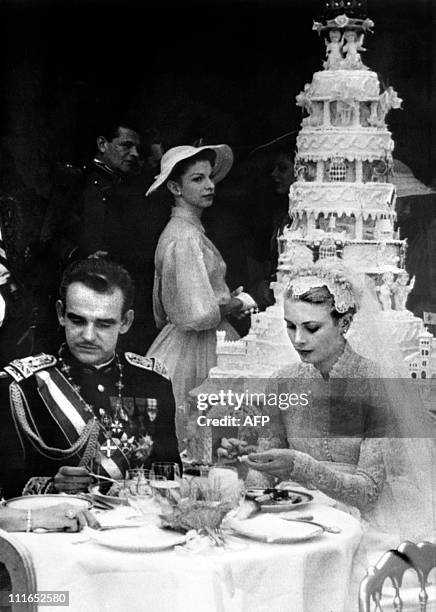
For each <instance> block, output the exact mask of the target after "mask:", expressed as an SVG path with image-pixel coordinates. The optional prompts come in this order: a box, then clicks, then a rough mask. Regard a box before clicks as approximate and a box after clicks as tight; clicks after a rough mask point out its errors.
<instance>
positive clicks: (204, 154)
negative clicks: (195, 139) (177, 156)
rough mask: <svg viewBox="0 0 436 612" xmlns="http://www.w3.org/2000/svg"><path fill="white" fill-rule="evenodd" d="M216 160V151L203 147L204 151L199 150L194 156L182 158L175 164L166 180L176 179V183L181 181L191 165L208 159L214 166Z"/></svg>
mask: <svg viewBox="0 0 436 612" xmlns="http://www.w3.org/2000/svg"><path fill="white" fill-rule="evenodd" d="M215 160H216V153H215V151H214V150H213V149H203V150H202V151H199V153H196V154H195V155H192V157H188V158H186V159H182V161H179V162H178V163H177V164H176V165H175V166H174V168H173V169H172V170H171V173H170V175H169V177H168V178H167V181H166V182H168V181H176V183H177V182H179V181H180V179H181V177H182V176H183V175H184V174H185V172H187V171H188V169H189V168H190V167H191V166H193V165H194V164H196V163H197V162H199V161H208V162H210V165H211V166H212V168H213V167H214V165H215Z"/></svg>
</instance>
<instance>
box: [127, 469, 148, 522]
mask: <svg viewBox="0 0 436 612" xmlns="http://www.w3.org/2000/svg"><path fill="white" fill-rule="evenodd" d="M127 475H128V478H127V479H126V480H125V481H124V486H125V489H126V494H127V501H128V502H129V505H130V506H132V508H134V509H135V510H136V511H137V512H138V513H139V514H140V515H141V516H142V517H145V516H147V515H149V514H152V513H153V493H152V490H151V487H150V470H145V469H143V468H135V469H131V470H128V472H127Z"/></svg>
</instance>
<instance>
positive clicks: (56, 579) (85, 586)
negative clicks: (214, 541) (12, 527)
mask: <svg viewBox="0 0 436 612" xmlns="http://www.w3.org/2000/svg"><path fill="white" fill-rule="evenodd" d="M300 514H311V515H313V516H314V520H318V521H320V522H323V523H325V524H329V525H336V526H340V527H341V528H342V533H340V534H329V533H325V534H323V535H322V536H320V537H318V538H316V539H313V540H309V541H306V542H300V543H295V544H267V543H261V542H255V541H251V540H246V539H241V540H240V542H244V543H245V547H244V546H241V548H242V550H239V551H234V550H233V551H222V550H219V549H212V551H211V552H210V553H209V554H189V555H187V554H180V553H178V552H176V551H174V550H170V551H161V552H153V553H149V552H142V553H138V552H121V551H116V550H111V549H108V548H105V547H103V546H100V545H99V544H97V543H95V542H91V541H89V542H86V543H82V544H78V545H74V544H73V542H75V541H77V540H80V539H82V540H83V539H84V537H83V534H80V533H79V534H66V533H61V534H59V533H58V534H55V533H47V534H34V533H30V534H26V533H20V534H14V537H17V538H18V539H19V540H20V541H21V543H22V544H24V545H25V546H26V547H27V548H28V550H29V551H30V553H31V556H32V558H33V563H34V567H35V570H36V576H37V585H38V589H39V590H62V591H69V593H70V606H69V608H65V607H59V608H56V607H51V608H50V610H51V611H52V612H65V610H66V609H67V610H68V612H79V611H80V612H82V611H83V610H92V611H93V612H109V611H110V612H118V611H120V612H121V611H124V610H128V611H129V612H144V611H145V610H149V611H159V612H173V611H175V612H197V611H198V612H284V611H293V612H324V611H326V612H348V610H347V608H346V603H345V602H346V596H347V591H348V587H349V583H350V576H351V568H352V561H353V556H354V553H355V551H356V549H357V547H358V545H359V542H360V539H361V536H362V531H361V527H360V524H359V522H358V521H357V520H356V519H355V518H353V517H352V516H350V515H348V514H345V513H343V512H341V511H339V510H337V509H335V508H331V507H326V506H320V505H315V504H311V505H309V506H307V507H306V508H305V509H304V511H303V509H302V510H301V511H300ZM238 541H239V539H238ZM44 609H45V608H44Z"/></svg>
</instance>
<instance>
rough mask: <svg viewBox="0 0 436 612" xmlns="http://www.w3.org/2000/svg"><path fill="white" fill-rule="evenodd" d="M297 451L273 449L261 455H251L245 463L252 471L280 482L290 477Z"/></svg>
mask: <svg viewBox="0 0 436 612" xmlns="http://www.w3.org/2000/svg"><path fill="white" fill-rule="evenodd" d="M296 452H297V451H295V450H292V449H289V448H273V449H271V450H269V451H265V452H263V453H251V454H250V455H248V457H247V458H246V459H245V463H246V464H247V465H248V466H249V467H250V468H252V469H253V470H258V471H259V472H266V473H267V474H272V475H273V476H275V477H276V478H279V479H280V480H288V479H289V478H290V477H291V474H292V469H293V466H294V458H295V454H296Z"/></svg>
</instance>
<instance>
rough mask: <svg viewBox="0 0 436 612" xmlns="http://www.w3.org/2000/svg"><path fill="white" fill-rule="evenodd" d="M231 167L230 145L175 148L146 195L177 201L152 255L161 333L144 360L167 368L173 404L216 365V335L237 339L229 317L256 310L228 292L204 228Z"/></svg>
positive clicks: (216, 253) (246, 300)
mask: <svg viewBox="0 0 436 612" xmlns="http://www.w3.org/2000/svg"><path fill="white" fill-rule="evenodd" d="M232 163H233V153H232V150H231V149H230V147H229V146H227V145H216V146H205V147H198V148H196V147H192V146H180V147H174V148H172V149H170V150H169V151H167V152H166V153H165V155H164V156H163V157H162V160H161V171H160V174H159V175H158V176H157V178H156V180H155V181H154V183H153V184H152V185H151V187H150V189H149V190H148V192H147V195H149V194H150V193H151V192H153V191H155V190H156V189H158V187H160V186H161V185H164V184H165V185H166V186H167V188H168V189H169V191H170V192H171V194H172V195H173V198H174V206H173V209H172V213H171V219H170V221H169V222H168V224H167V226H166V228H165V229H164V231H163V232H162V234H161V236H160V238H159V242H158V245H157V249H156V254H155V268H156V271H155V280H154V289H153V309H154V317H155V321H156V325H157V327H158V328H159V329H161V330H162V331H161V332H160V334H159V336H158V337H157V338H156V340H155V341H154V342H153V344H152V346H151V347H150V349H149V351H148V353H147V355H148V356H153V357H158V358H159V359H161V360H162V361H163V362H164V363H165V365H166V366H167V368H168V371H169V373H170V376H171V380H172V383H173V391H174V396H175V398H176V406H180V405H181V404H182V403H183V401H184V400H185V399H186V396H187V394H188V392H189V391H190V390H191V389H193V388H194V387H196V386H198V385H199V384H200V383H201V382H202V381H203V380H204V379H205V378H206V377H207V375H208V373H209V370H210V368H211V367H213V366H214V365H216V331H217V330H225V331H226V332H227V338H228V339H230V340H234V339H236V338H238V334H237V333H236V331H235V330H234V329H233V327H232V326H231V325H230V323H229V322H228V321H227V318H226V317H227V315H230V314H234V315H237V316H240V315H242V314H243V313H244V312H245V311H247V310H249V309H251V308H254V307H255V306H256V304H255V302H254V300H253V299H252V298H251V297H250V296H249V295H248V294H246V293H242V289H241V288H238V289H237V290H236V291H234V292H233V293H230V290H229V288H228V287H227V285H226V281H225V276H226V264H225V263H224V260H223V258H222V257H221V255H220V253H219V251H218V249H217V248H216V247H215V246H214V245H213V244H212V242H211V241H210V240H209V239H208V237H207V236H206V235H205V230H204V227H203V225H202V223H201V216H202V214H203V211H204V210H205V209H206V208H209V207H210V206H212V204H213V199H214V194H215V184H216V183H218V182H219V181H220V180H222V179H223V178H224V177H225V176H226V174H227V173H228V172H229V170H230V168H231V166H232ZM236 296H237V297H236Z"/></svg>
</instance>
